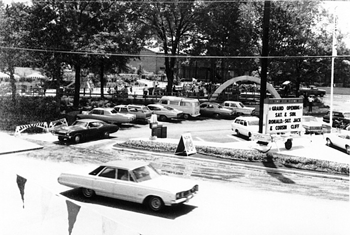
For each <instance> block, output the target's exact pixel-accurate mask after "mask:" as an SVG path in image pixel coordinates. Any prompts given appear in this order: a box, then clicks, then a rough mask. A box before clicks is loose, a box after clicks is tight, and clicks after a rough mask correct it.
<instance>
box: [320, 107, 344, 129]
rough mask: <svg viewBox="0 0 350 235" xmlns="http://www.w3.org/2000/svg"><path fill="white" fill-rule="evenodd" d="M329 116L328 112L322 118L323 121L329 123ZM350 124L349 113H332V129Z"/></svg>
mask: <svg viewBox="0 0 350 235" xmlns="http://www.w3.org/2000/svg"><path fill="white" fill-rule="evenodd" d="M329 114H330V112H328V113H327V114H326V115H325V116H323V121H324V122H327V123H329V119H330V117H329ZM349 124H350V111H333V115H332V127H340V126H344V127H346V126H348V125H349Z"/></svg>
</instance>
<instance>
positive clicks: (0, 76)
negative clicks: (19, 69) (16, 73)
mask: <svg viewBox="0 0 350 235" xmlns="http://www.w3.org/2000/svg"><path fill="white" fill-rule="evenodd" d="M0 78H10V75H8V74H6V73H3V72H0Z"/></svg>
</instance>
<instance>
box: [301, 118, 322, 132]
mask: <svg viewBox="0 0 350 235" xmlns="http://www.w3.org/2000/svg"><path fill="white" fill-rule="evenodd" d="M301 123H302V126H303V128H304V130H305V134H322V133H323V127H322V122H320V121H318V120H317V118H316V117H314V116H303V117H302V119H301Z"/></svg>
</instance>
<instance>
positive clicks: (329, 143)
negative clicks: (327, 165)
mask: <svg viewBox="0 0 350 235" xmlns="http://www.w3.org/2000/svg"><path fill="white" fill-rule="evenodd" d="M326 145H327V146H329V147H331V146H332V141H331V140H330V139H329V138H326Z"/></svg>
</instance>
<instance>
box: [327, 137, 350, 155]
mask: <svg viewBox="0 0 350 235" xmlns="http://www.w3.org/2000/svg"><path fill="white" fill-rule="evenodd" d="M326 144H327V146H330V147H331V146H336V147H338V148H341V149H343V150H345V152H346V153H347V154H349V155H350V134H349V133H331V134H327V136H326Z"/></svg>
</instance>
